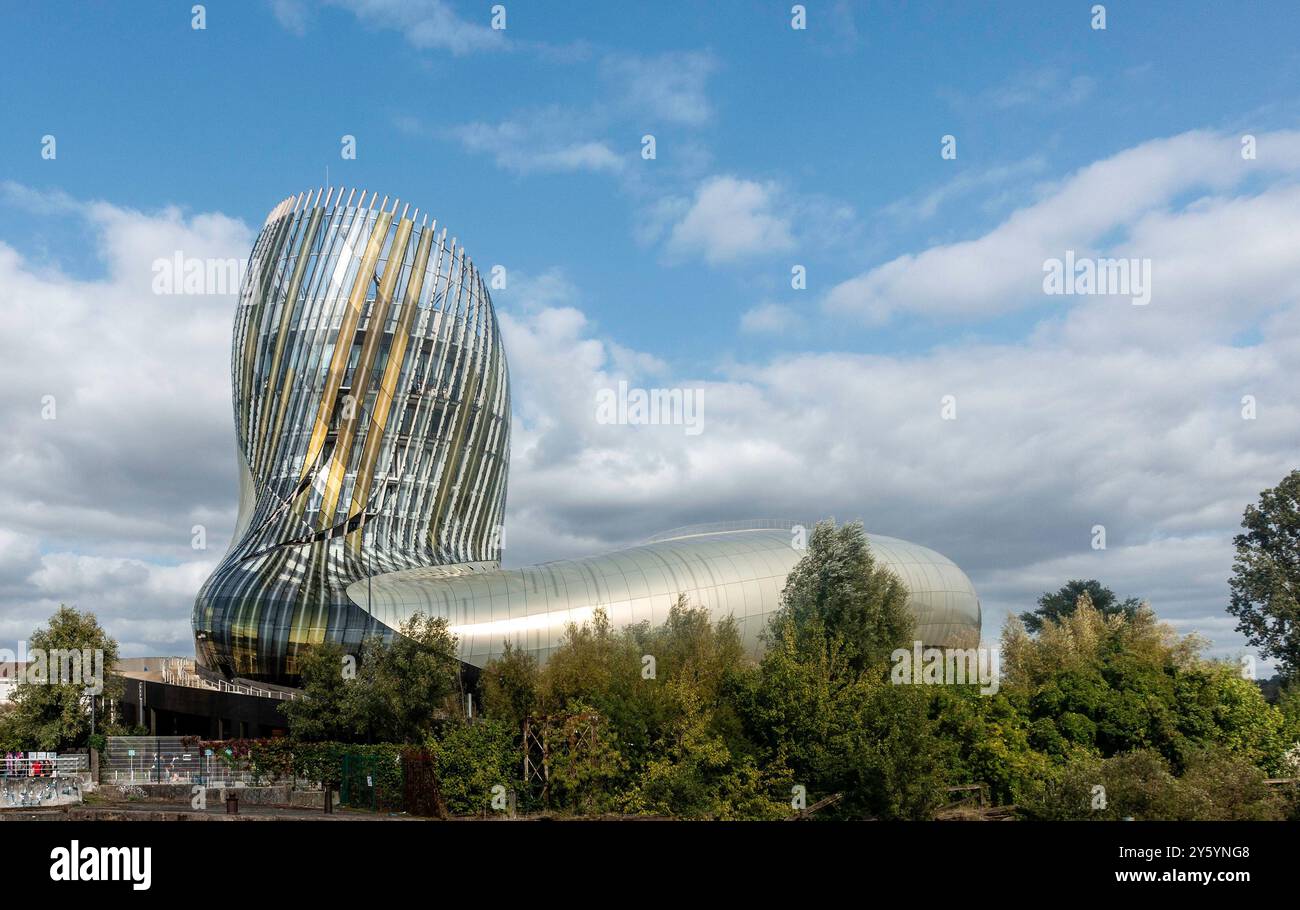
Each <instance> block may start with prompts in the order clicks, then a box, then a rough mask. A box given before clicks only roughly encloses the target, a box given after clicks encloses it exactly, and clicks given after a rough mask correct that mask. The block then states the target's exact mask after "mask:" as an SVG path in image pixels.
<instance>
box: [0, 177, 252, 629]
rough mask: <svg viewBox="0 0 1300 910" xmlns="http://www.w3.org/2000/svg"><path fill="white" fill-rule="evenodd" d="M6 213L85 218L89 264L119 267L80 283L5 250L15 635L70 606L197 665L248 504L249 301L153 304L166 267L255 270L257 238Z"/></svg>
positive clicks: (63, 203) (6, 610) (44, 207)
mask: <svg viewBox="0 0 1300 910" xmlns="http://www.w3.org/2000/svg"><path fill="white" fill-rule="evenodd" d="M0 204H6V205H9V206H11V207H14V208H19V209H21V210H23V211H26V212H31V213H43V214H44V215H45V216H52V217H69V216H71V217H72V218H73V219H74V220H73V222H72V225H71V227H72V229H73V230H75V231H76V232H77V233H79V234H83V235H85V236H86V239H87V243H86V248H85V250H84V251H83V250H78V251H77V254H78V256H79V257H80V258H83V259H84V260H86V261H93V259H94V256H95V255H96V254H97V255H98V257H99V259H100V260H101V261H102V262H103V263H104V268H105V273H104V274H103V275H102V276H101V277H96V278H89V279H81V278H74V277H71V276H69V275H67V274H65V273H64V272H62V271H59V270H58V269H57V268H56V267H51V266H48V265H46V264H44V263H41V264H40V265H37V264H34V263H29V262H28V261H26V260H25V259H24V257H23V256H22V255H21V254H20V253H19V252H18V251H17V250H15V249H13V248H11V247H9V246H6V245H4V244H0V310H2V311H3V312H4V313H5V320H6V331H5V332H4V333H3V334H2V335H0V361H3V362H4V363H5V365H6V377H7V378H6V382H5V387H4V389H3V390H0V422H3V425H4V427H5V433H4V434H3V435H0V471H3V473H4V476H5V477H6V482H5V484H4V485H3V488H0V516H2V518H0V616H3V619H2V620H0V637H9V638H12V637H26V636H27V635H29V634H30V633H31V631H32V629H33V628H35V627H36V626H37V625H38V624H40V623H42V622H44V620H45V619H46V618H48V614H49V612H50V611H51V610H52V608H53V607H54V606H57V604H59V603H61V602H68V603H75V604H76V605H77V606H79V607H82V608H87V609H91V610H93V611H96V612H97V613H98V614H99V615H100V618H101V619H102V620H104V621H106V622H107V623H108V624H109V626H110V629H117V630H124V629H131V630H133V632H132V634H133V635H135V636H136V637H134V638H133V647H136V648H137V649H140V650H137V651H136V652H135V653H141V652H142V651H143V652H148V651H155V652H156V651H167V652H169V653H176V652H178V650H179V652H180V653H184V651H186V650H188V645H187V644H186V642H187V640H188V633H187V632H186V634H182V632H184V631H185V630H187V629H188V625H189V615H190V609H191V607H192V605H193V599H194V595H195V593H197V590H198V585H199V583H200V582H201V580H202V578H203V577H204V576H205V575H206V574H207V572H208V571H210V570H211V568H212V566H213V565H214V564H215V562H216V559H217V555H216V554H217V553H219V552H220V551H221V550H222V549H223V548H224V546H225V543H226V539H227V538H228V535H229V533H230V529H231V527H232V526H233V519H234V513H235V507H236V502H235V499H236V489H237V488H236V482H235V472H234V459H233V451H234V439H233V427H232V425H231V418H230V378H229V376H230V374H229V361H230V332H231V320H232V315H233V312H234V297H233V295H211V296H157V295H154V294H153V293H152V292H151V283H152V280H153V277H154V273H153V269H152V266H153V263H154V261H155V260H157V259H171V258H172V257H173V256H174V254H175V253H176V252H178V251H179V252H181V253H182V255H183V256H185V257H196V258H200V259H208V258H212V259H218V260H225V259H229V258H241V257H243V256H246V255H247V254H248V250H249V248H250V246H251V243H252V237H253V234H252V232H251V231H250V230H249V228H248V227H247V226H246V225H244V224H243V223H242V222H240V221H237V220H234V219H231V218H228V217H226V216H224V215H220V214H193V215H187V214H184V213H182V212H180V211H179V210H177V209H170V208H169V209H164V210H161V211H157V212H151V213H144V212H138V211H134V210H131V209H126V208H120V207H117V206H113V205H110V204H107V203H102V202H92V203H82V202H77V201H76V200H73V199H71V198H69V197H67V196H66V195H63V194H57V193H56V194H49V195H43V194H39V193H35V192H33V191H31V190H29V189H27V188H24V187H20V186H16V185H13V184H5V185H3V186H2V187H0ZM45 396H53V397H54V407H55V411H54V415H55V419H53V420H46V419H43V416H42V409H43V406H44V404H45ZM195 524H203V525H205V526H206V527H207V529H208V538H209V540H208V543H209V549H208V550H206V551H198V552H196V551H194V550H193V549H191V546H190V544H191V528H192V527H193V525H195ZM136 633H138V635H137V634H136ZM119 634H121V633H119ZM159 636H161V637H159Z"/></svg>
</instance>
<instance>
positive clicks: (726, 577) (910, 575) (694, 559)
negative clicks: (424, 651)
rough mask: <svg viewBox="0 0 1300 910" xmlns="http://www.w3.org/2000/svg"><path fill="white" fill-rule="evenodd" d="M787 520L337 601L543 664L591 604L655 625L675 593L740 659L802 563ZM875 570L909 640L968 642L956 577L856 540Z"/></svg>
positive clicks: (972, 620) (973, 639) (944, 568)
mask: <svg viewBox="0 0 1300 910" xmlns="http://www.w3.org/2000/svg"><path fill="white" fill-rule="evenodd" d="M794 527H797V526H796V525H794V524H792V523H773V522H765V523H761V524H759V525H757V526H749V527H747V526H744V525H740V526H735V525H733V526H730V527H726V528H719V527H717V526H702V527H698V528H682V529H679V530H677V531H673V532H669V533H668V534H666V535H661V536H659V537H657V538H655V539H653V540H651V541H649V542H647V543H645V544H642V545H641V546H636V547H630V548H628V549H625V550H617V551H615V552H612V553H605V554H602V555H600V556H589V557H586V558H583V559H565V560H559V561H557V562H549V563H543V564H542V565H537V566H528V567H527V568H522V569H498V568H495V567H484V566H481V565H480V566H443V567H434V568H427V569H408V570H406V571H402V572H391V573H388V574H385V575H380V576H377V577H375V578H371V579H368V580H363V581H358V582H354V583H353V584H352V585H351V586H349V587H348V597H350V598H351V599H352V601H353V602H354V603H356V604H357V605H358V606H360V607H361V609H363V610H365V611H366V612H367V613H368V614H369V615H370V616H372V617H373V618H374V619H375V620H377V621H378V622H379V623H381V624H382V625H384V626H387V627H389V628H396V627H398V626H400V625H401V624H402V623H403V622H404V621H405V620H407V619H408V618H410V616H411V615H413V614H414V613H416V612H421V613H424V614H425V615H431V616H436V617H442V618H444V619H446V620H447V623H448V625H449V627H450V629H451V631H452V632H453V633H454V634H455V635H456V636H457V638H458V639H459V642H460V653H461V659H462V660H464V661H465V662H466V663H468V664H471V665H473V666H477V667H481V666H483V665H484V664H485V663H486V662H487V661H488V660H490V659H492V658H493V657H496V656H499V655H500V653H501V651H502V648H503V647H504V643H505V642H506V641H507V640H508V641H511V642H513V643H515V644H516V645H517V646H518V647H520V648H522V649H523V650H525V651H528V652H529V653H531V654H532V655H534V656H535V657H537V658H538V660H539V661H545V660H546V658H547V657H549V656H550V653H551V651H553V650H554V649H555V648H556V647H557V646H558V645H559V644H560V641H561V639H562V638H563V636H564V631H565V628H566V627H567V626H568V624H569V623H579V624H581V623H583V622H586V621H587V620H589V619H590V618H591V617H592V614H593V613H594V612H595V611H596V609H597V608H602V609H604V610H605V612H606V613H607V614H608V615H609V619H610V624H611V625H612V626H613V627H615V628H621V627H623V626H627V625H632V624H635V623H639V622H644V621H648V622H650V623H651V625H658V624H659V623H662V622H663V621H664V620H665V619H666V618H667V616H668V610H669V608H670V607H671V606H672V605H673V604H674V603H675V602H676V601H677V598H678V596H679V595H685V596H686V598H687V599H688V600H689V602H690V603H691V605H692V606H697V607H704V608H706V609H707V610H708V611H709V613H710V614H711V615H712V616H713V618H714V619H715V620H717V619H722V618H723V617H726V616H728V615H730V616H732V617H734V618H735V620H736V623H737V625H738V626H739V629H740V634H741V638H742V640H743V641H744V643H745V645H746V647H747V648H749V649H750V651H751V652H752V653H757V652H758V651H759V649H760V648H761V645H762V642H761V639H760V637H759V636H760V633H761V632H762V630H763V629H764V628H766V627H767V624H768V620H769V619H770V618H771V616H772V614H773V613H774V612H775V611H776V610H777V609H778V607H779V606H780V598H781V591H782V589H783V588H784V587H785V582H786V578H787V576H788V575H789V574H790V571H791V569H793V568H794V566H795V564H796V563H797V562H798V561H799V559H800V558H801V557H802V556H803V552H802V551H801V550H799V549H796V547H795V546H794V545H793V542H794V540H795V537H794V535H793V534H792V531H791V529H792V528H794ZM867 538H868V543H869V544H870V547H871V552H872V554H873V555H874V557H875V559H876V561H877V563H879V564H880V565H883V566H885V567H886V568H888V569H890V570H891V571H892V572H894V574H896V575H897V576H898V577H899V579H900V580H901V581H902V582H903V584H904V586H906V588H907V591H908V606H909V607H910V608H911V610H912V612H913V614H914V615H915V617H916V634H917V637H918V638H919V639H920V640H921V641H923V642H925V643H926V644H927V645H935V646H938V647H974V646H976V645H978V644H979V637H980V604H979V598H978V597H977V596H976V594H975V588H974V586H973V585H971V582H970V579H968V578H967V577H966V575H965V573H964V572H962V571H961V569H959V568H957V566H956V565H955V564H954V563H953V562H952V561H951V560H949V559H948V558H946V557H944V556H941V555H940V554H938V553H936V552H935V551H934V550H931V549H928V548H926V547H922V546H920V545H918V544H914V543H908V542H907V541H905V540H899V539H898V538H895V537H884V536H882V535H878V534H870V535H867Z"/></svg>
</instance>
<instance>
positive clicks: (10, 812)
mask: <svg viewBox="0 0 1300 910" xmlns="http://www.w3.org/2000/svg"><path fill="white" fill-rule="evenodd" d="M214 803H215V804H214ZM0 821H231V822H235V821H339V822H344V821H423V819H419V818H415V817H412V816H408V815H388V814H383V813H378V812H362V811H358V810H355V809H340V808H337V807H336V808H335V810H334V812H333V813H331V814H329V815H326V814H325V813H324V812H323V811H322V810H320V809H296V808H292V807H289V806H251V805H243V806H240V807H239V814H238V815H227V814H226V807H225V804H224V803H216V801H215V800H214V801H210V802H209V803H208V807H207V809H194V808H192V807H191V806H190V804H189V803H188V802H181V801H170V800H152V799H118V798H106V797H101V796H100V795H99V794H93V795H91V796H89V797H87V799H86V802H85V803H83V804H82V805H80V806H61V807H56V808H50V809H0Z"/></svg>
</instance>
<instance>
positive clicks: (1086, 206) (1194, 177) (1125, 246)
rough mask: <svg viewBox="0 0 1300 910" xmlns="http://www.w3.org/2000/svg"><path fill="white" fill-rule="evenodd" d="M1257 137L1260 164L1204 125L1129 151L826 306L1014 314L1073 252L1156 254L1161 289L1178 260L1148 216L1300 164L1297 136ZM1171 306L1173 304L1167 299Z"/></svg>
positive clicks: (1192, 207)
mask: <svg viewBox="0 0 1300 910" xmlns="http://www.w3.org/2000/svg"><path fill="white" fill-rule="evenodd" d="M1260 143H1261V147H1269V148H1270V149H1271V151H1270V153H1269V154H1268V155H1263V154H1261V157H1260V159H1259V160H1258V161H1243V160H1242V158H1241V155H1240V148H1241V146H1240V138H1239V137H1236V136H1226V135H1218V134H1212V133H1206V132H1199V131H1198V132H1189V133H1183V134H1181V135H1179V136H1175V137H1173V138H1170V139H1157V140H1153V141H1150V142H1146V143H1143V144H1142V145H1139V146H1136V147H1134V148H1131V149H1127V150H1125V151H1123V152H1120V153H1118V154H1116V155H1114V156H1112V157H1110V158H1107V159H1104V160H1102V161H1098V162H1095V163H1093V164H1090V165H1088V166H1087V167H1084V168H1081V169H1080V170H1079V171H1077V172H1075V173H1074V174H1072V175H1070V176H1069V177H1068V178H1066V179H1064V180H1062V181H1061V182H1059V183H1058V184H1056V185H1055V186H1053V187H1051V188H1050V189H1049V190H1048V191H1047V192H1046V193H1045V194H1044V195H1043V196H1042V198H1041V199H1039V200H1038V201H1037V202H1035V203H1034V204H1032V205H1029V206H1026V207H1024V208H1021V209H1019V210H1017V211H1015V212H1014V213H1012V214H1011V215H1010V216H1009V217H1008V218H1007V219H1006V220H1005V221H1003V222H1002V223H1001V224H1000V225H998V226H997V227H996V228H994V229H993V230H991V231H989V232H988V233H986V234H984V235H983V236H981V237H978V238H976V239H974V240H966V241H961V242H957V243H949V244H944V245H942V246H936V247H931V248H929V249H927V250H924V251H922V252H920V253H909V254H906V255H903V256H899V257H897V258H895V259H893V260H891V261H889V262H887V263H885V264H883V265H880V266H877V267H875V268H873V269H871V270H870V271H868V272H866V273H863V274H861V275H858V276H856V277H854V278H850V279H848V280H847V281H843V282H841V283H840V284H838V285H837V286H836V287H834V288H833V289H832V290H831V291H830V293H829V295H828V296H827V299H826V305H827V308H828V309H829V310H830V311H831V312H835V313H847V314H852V315H856V316H858V317H860V318H861V319H863V320H864V321H866V322H868V323H879V322H883V321H885V320H888V319H890V318H892V317H893V316H895V315H897V314H900V313H916V314H919V315H922V316H926V317H930V318H967V319H969V318H976V317H983V316H989V315H996V314H1000V313H1006V312H1012V311H1015V310H1018V309H1022V308H1025V307H1028V306H1032V305H1034V304H1041V303H1043V302H1044V301H1045V300H1046V299H1048V298H1045V297H1044V296H1043V293H1042V280H1043V262H1044V260H1045V259H1048V258H1056V257H1062V256H1064V254H1065V251H1066V250H1071V249H1072V250H1075V251H1076V252H1077V253H1078V254H1079V255H1081V256H1082V255H1116V254H1117V253H1116V251H1120V250H1122V251H1124V252H1123V253H1122V254H1123V255H1128V256H1136V257H1141V258H1151V259H1152V260H1153V268H1154V270H1155V278H1154V279H1153V283H1154V284H1155V285H1156V294H1157V295H1161V294H1163V291H1162V290H1161V288H1168V287H1169V285H1168V284H1166V282H1167V281H1168V277H1167V276H1168V274H1169V271H1168V270H1169V269H1170V268H1171V267H1174V266H1176V265H1177V263H1171V262H1169V261H1167V260H1165V259H1161V258H1157V256H1156V255H1155V253H1157V252H1159V249H1158V245H1156V244H1154V243H1148V242H1147V241H1149V240H1151V239H1152V238H1151V236H1150V235H1149V234H1144V233H1143V232H1142V230H1141V227H1142V225H1143V224H1144V223H1145V222H1144V219H1148V218H1151V217H1155V216H1157V215H1158V213H1160V212H1161V211H1163V210H1165V209H1167V208H1168V207H1170V206H1174V207H1178V206H1179V204H1180V203H1182V208H1181V209H1180V211H1184V212H1186V213H1187V214H1195V213H1196V212H1197V211H1198V209H1199V208H1200V207H1205V206H1211V207H1212V206H1214V205H1215V202H1214V201H1213V199H1214V197H1206V198H1202V197H1195V198H1192V199H1191V200H1190V201H1188V200H1187V197H1188V196H1189V195H1190V194H1193V193H1195V192H1205V191H1209V192H1217V193H1223V192H1226V191H1229V190H1231V189H1232V188H1233V187H1236V186H1239V185H1241V184H1242V183H1243V182H1245V181H1246V180H1248V179H1249V178H1251V177H1252V176H1254V177H1261V178H1268V177H1276V175H1277V174H1278V173H1293V172H1295V171H1296V170H1300V133H1290V132H1288V133H1274V134H1269V135H1265V136H1262V137H1260ZM1298 217H1300V216H1298ZM1117 237H1118V239H1117ZM1259 239H1260V240H1263V241H1265V243H1266V246H1267V247H1268V248H1269V249H1270V250H1272V251H1274V252H1275V253H1276V254H1278V255H1280V256H1282V257H1283V258H1284V260H1285V263H1290V262H1291V261H1292V259H1293V258H1294V256H1297V255H1300V251H1297V250H1296V249H1295V247H1294V246H1292V247H1291V248H1290V249H1289V250H1288V249H1279V248H1278V245H1277V244H1276V242H1271V241H1268V240H1267V238H1264V237H1260V238H1259ZM1216 253H1217V251H1216V250H1214V249H1210V250H1207V251H1204V254H1205V255H1206V256H1207V257H1208V259H1207V260H1206V261H1208V262H1211V263H1212V262H1214V261H1215V258H1214V257H1215V255H1216ZM1285 263H1284V264H1285ZM1160 302H1161V301H1160V300H1159V299H1157V300H1156V301H1155V302H1154V303H1153V304H1152V307H1153V308H1157V307H1158V306H1159V305H1160ZM1164 302H1165V304H1166V305H1169V304H1171V303H1172V301H1171V300H1170V298H1168V297H1165V298H1164Z"/></svg>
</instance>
